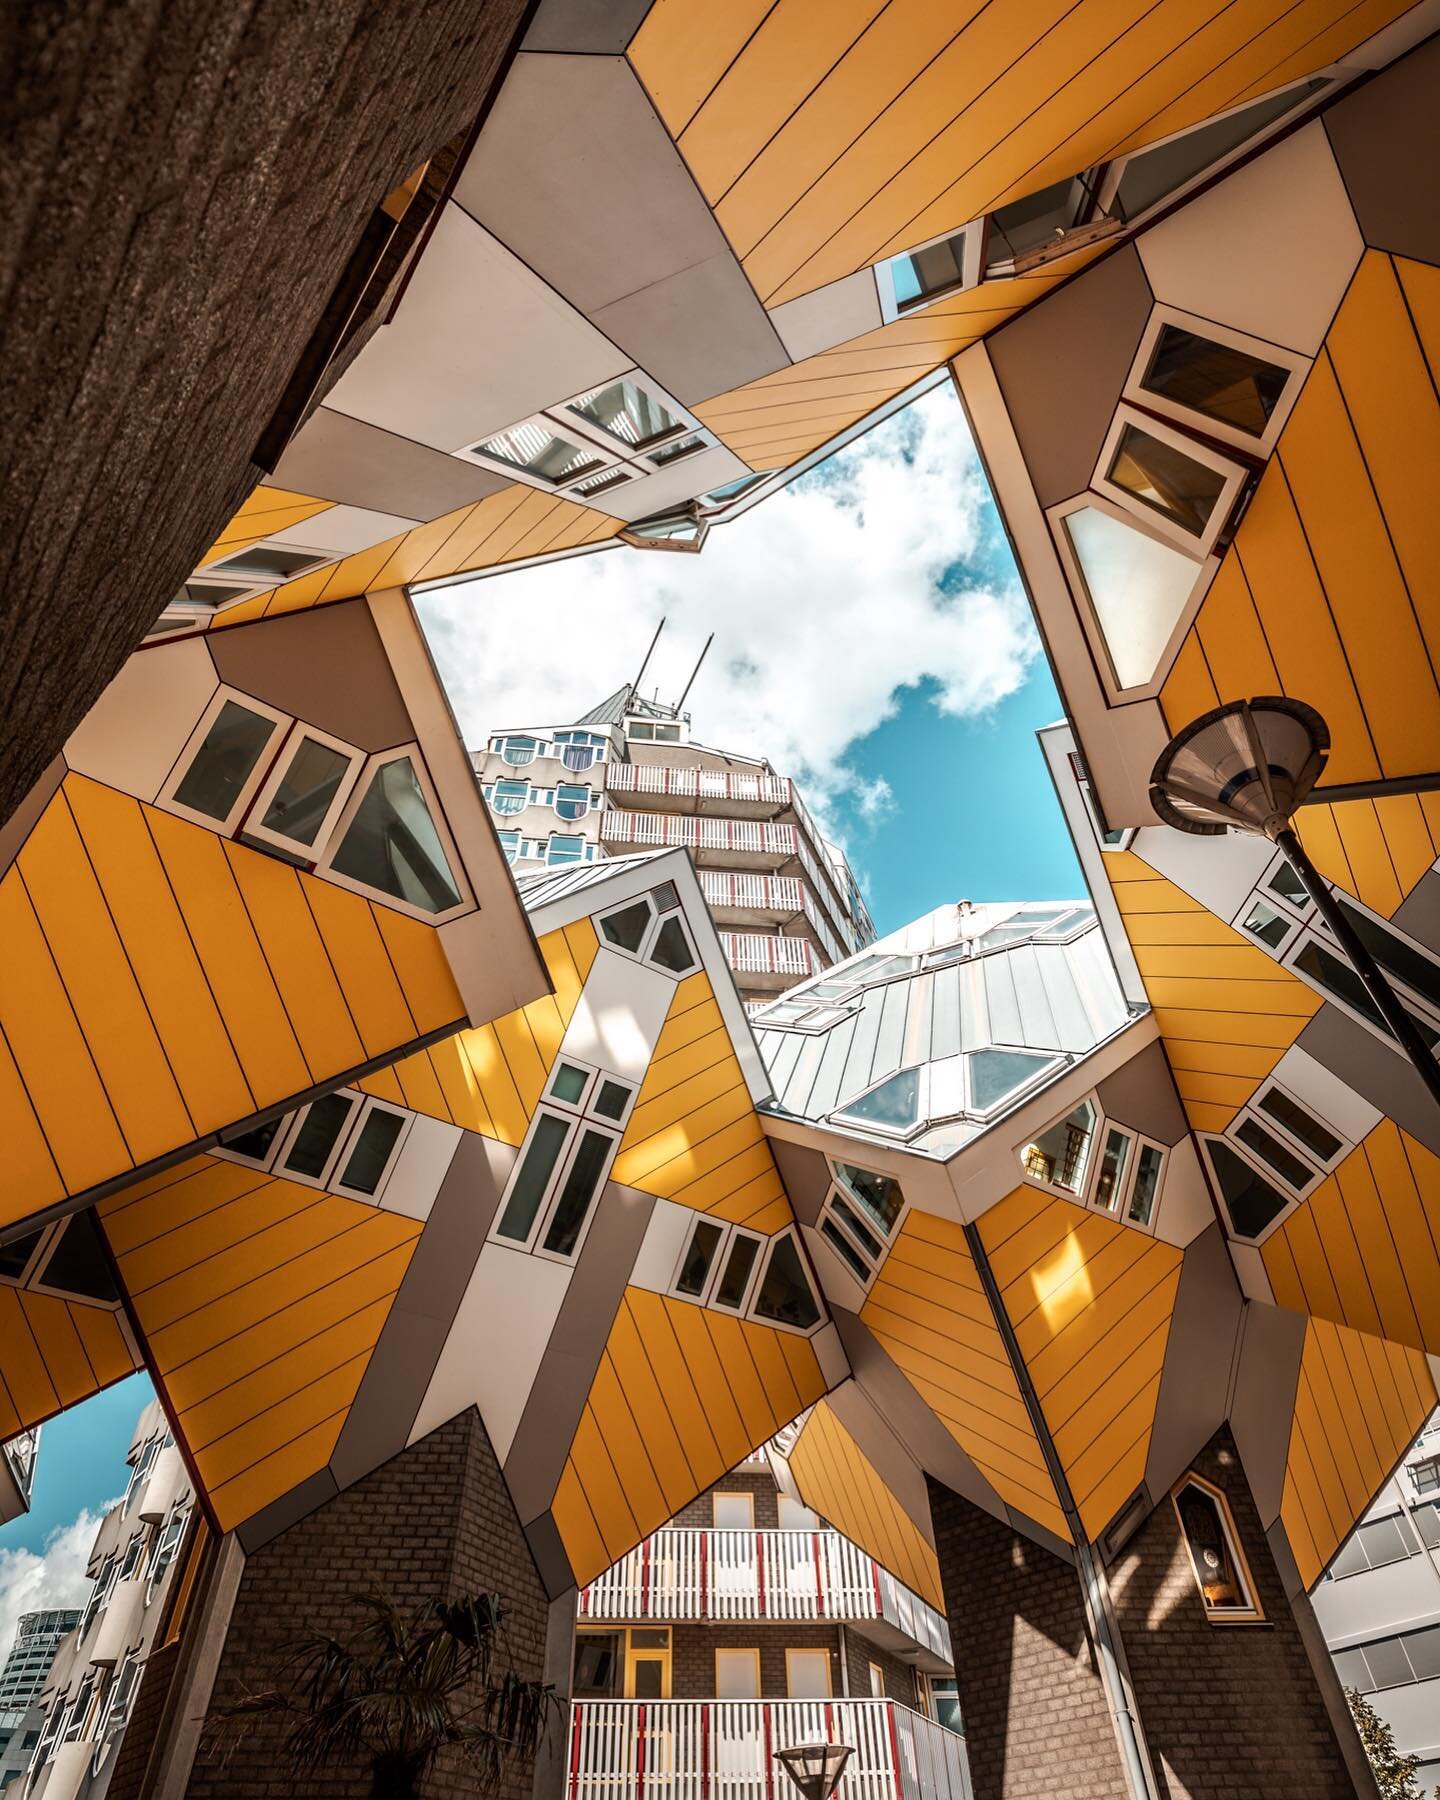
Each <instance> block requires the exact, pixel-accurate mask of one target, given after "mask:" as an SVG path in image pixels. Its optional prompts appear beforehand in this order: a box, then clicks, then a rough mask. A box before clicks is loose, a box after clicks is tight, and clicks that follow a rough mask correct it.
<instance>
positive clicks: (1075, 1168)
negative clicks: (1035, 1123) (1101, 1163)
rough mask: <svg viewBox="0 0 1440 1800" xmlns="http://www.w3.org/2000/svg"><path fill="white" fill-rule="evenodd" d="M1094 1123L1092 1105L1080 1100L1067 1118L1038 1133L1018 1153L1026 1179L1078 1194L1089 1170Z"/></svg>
mask: <svg viewBox="0 0 1440 1800" xmlns="http://www.w3.org/2000/svg"><path fill="white" fill-rule="evenodd" d="M1095 1120H1096V1113H1095V1108H1094V1106H1093V1104H1092V1103H1091V1102H1090V1101H1089V1100H1082V1101H1081V1102H1080V1104H1079V1105H1078V1106H1077V1107H1076V1108H1075V1110H1074V1111H1073V1112H1072V1113H1070V1114H1069V1116H1068V1117H1066V1118H1064V1119H1061V1120H1060V1121H1059V1123H1058V1124H1055V1125H1052V1126H1051V1127H1050V1128H1049V1130H1048V1131H1042V1132H1041V1133H1040V1135H1039V1136H1038V1137H1037V1138H1035V1139H1034V1141H1033V1142H1031V1143H1029V1144H1027V1145H1026V1146H1025V1148H1024V1149H1023V1150H1022V1151H1021V1152H1020V1164H1021V1167H1022V1168H1023V1169H1024V1171H1025V1173H1026V1175H1028V1176H1029V1177H1030V1179H1031V1180H1032V1181H1041V1182H1044V1183H1046V1184H1047V1185H1048V1186H1050V1187H1057V1188H1062V1189H1063V1190H1064V1191H1065V1192H1066V1193H1067V1194H1073V1195H1078V1194H1080V1193H1082V1192H1083V1191H1084V1187H1085V1178H1086V1175H1087V1173H1088V1172H1089V1168H1090V1147H1091V1144H1092V1142H1093V1140H1094V1136H1095Z"/></svg>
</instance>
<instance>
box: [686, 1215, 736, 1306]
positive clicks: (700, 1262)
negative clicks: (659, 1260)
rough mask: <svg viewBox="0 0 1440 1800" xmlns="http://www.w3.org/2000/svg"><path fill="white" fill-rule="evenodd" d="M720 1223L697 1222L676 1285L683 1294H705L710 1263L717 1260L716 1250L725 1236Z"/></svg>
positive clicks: (704, 1220) (703, 1220) (706, 1220)
mask: <svg viewBox="0 0 1440 1800" xmlns="http://www.w3.org/2000/svg"><path fill="white" fill-rule="evenodd" d="M724 1235H725V1234H724V1232H723V1231H721V1229H720V1227H719V1226H718V1225H712V1224H711V1223H710V1221H709V1220H708V1219H701V1220H699V1221H698V1222H697V1223H696V1226H695V1230H694V1231H693V1232H692V1233H691V1237H690V1247H689V1249H688V1250H686V1252H685V1260H684V1262H683V1263H681V1265H680V1274H679V1277H678V1279H677V1280H676V1283H675V1287H676V1290H677V1291H678V1292H679V1293H682V1294H703V1293H704V1291H705V1279H706V1277H707V1276H708V1275H709V1273H710V1265H711V1263H712V1262H714V1260H715V1252H716V1251H717V1250H718V1249H719V1248H720V1240H721V1238H722V1237H723V1236H724Z"/></svg>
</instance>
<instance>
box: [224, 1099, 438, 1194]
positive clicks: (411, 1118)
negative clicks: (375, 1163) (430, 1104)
mask: <svg viewBox="0 0 1440 1800" xmlns="http://www.w3.org/2000/svg"><path fill="white" fill-rule="evenodd" d="M335 1094H338V1095H342V1096H344V1097H345V1098H346V1099H348V1100H352V1101H358V1102H359V1104H358V1106H355V1107H353V1108H352V1110H351V1112H350V1113H349V1115H348V1116H347V1118H346V1120H345V1123H344V1125H343V1126H342V1127H341V1129H340V1131H339V1132H338V1134H337V1135H336V1138H335V1142H334V1143H333V1144H332V1145H331V1147H330V1150H329V1153H328V1154H327V1156H326V1158H325V1163H324V1166H323V1167H322V1169H321V1171H320V1174H319V1175H318V1176H317V1175H307V1174H305V1173H304V1172H303V1171H302V1170H299V1169H289V1168H286V1166H285V1159H286V1158H287V1157H288V1156H289V1154H290V1151H291V1150H292V1149H293V1148H294V1144H295V1140H296V1138H297V1137H299V1135H300V1132H301V1130H302V1128H303V1127H304V1123H305V1120H306V1119H307V1118H308V1117H309V1114H310V1109H311V1107H312V1106H314V1105H315V1103H316V1101H317V1100H325V1099H328V1098H330V1096H331V1095H335ZM377 1111H378V1112H386V1113H390V1114H392V1115H394V1116H396V1117H398V1118H399V1119H400V1120H401V1121H402V1123H401V1127H400V1132H399V1135H398V1136H397V1137H396V1139H395V1142H394V1144H393V1145H392V1146H391V1148H390V1154H389V1156H388V1157H387V1158H386V1161H385V1166H384V1168H383V1170H382V1171H381V1175H380V1180H379V1182H378V1183H377V1185H376V1188H375V1191H374V1193H373V1194H366V1193H362V1192H361V1191H360V1189H358V1188H350V1187H346V1186H345V1185H344V1184H343V1183H342V1182H341V1180H340V1171H341V1169H342V1168H343V1167H344V1165H345V1164H346V1163H347V1162H348V1161H349V1158H350V1153H351V1151H352V1150H353V1149H354V1147H355V1145H356V1144H357V1143H358V1142H359V1138H360V1132H361V1131H362V1129H363V1128H364V1124H365V1121H366V1119H368V1118H369V1117H370V1115H371V1113H372V1112H377ZM416 1116H417V1115H416V1114H415V1113H414V1112H413V1111H411V1110H410V1108H408V1107H404V1106H397V1105H396V1104H395V1102H394V1101H393V1100H382V1099H380V1097H379V1096H378V1095H375V1094H367V1093H364V1092H363V1091H362V1090H361V1089H359V1088H353V1087H337V1088H331V1089H329V1090H328V1091H327V1092H326V1093H324V1094H317V1095H316V1096H315V1099H313V1100H307V1101H306V1102H305V1104H304V1105H303V1106H298V1107H296V1108H295V1109H294V1111H293V1112H289V1113H286V1114H284V1115H282V1118H281V1122H280V1128H279V1130H278V1131H277V1132H276V1133H275V1136H274V1137H273V1138H272V1139H271V1140H270V1148H269V1149H268V1150H267V1151H266V1153H265V1156H264V1158H263V1159H261V1158H257V1157H253V1156H247V1155H245V1154H244V1153H243V1152H242V1151H238V1150H232V1149H231V1148H230V1146H229V1145H228V1144H212V1145H211V1147H210V1154H211V1155H212V1156H219V1157H222V1158H223V1159H224V1160H225V1161H226V1162H233V1163H239V1164H240V1166H241V1167H242V1168H246V1169H255V1170H257V1171H259V1172H261V1173H264V1174H269V1175H273V1176H274V1177H275V1178H276V1179H277V1180H279V1181H293V1182H295V1183H297V1184H298V1185H299V1186H301V1187H311V1188H316V1189H318V1190H320V1191H322V1192H325V1193H329V1194H339V1195H342V1196H343V1197H344V1198H345V1199H347V1200H358V1201H360V1202H361V1204H362V1205H366V1206H378V1205H379V1204H380V1201H381V1199H382V1197H383V1196H384V1193H385V1189H386V1187H387V1186H388V1185H389V1182H390V1178H391V1176H392V1175H393V1174H394V1173H395V1166H396V1164H397V1163H398V1162H399V1160H400V1153H401V1151H402V1150H403V1149H404V1147H405V1141H406V1139H407V1138H408V1137H409V1135H410V1133H411V1131H412V1130H413V1129H414V1125H415V1119H416Z"/></svg>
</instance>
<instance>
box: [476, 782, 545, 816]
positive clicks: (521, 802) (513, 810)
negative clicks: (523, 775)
mask: <svg viewBox="0 0 1440 1800" xmlns="http://www.w3.org/2000/svg"><path fill="white" fill-rule="evenodd" d="M485 785H486V793H485V798H486V800H487V801H488V802H489V805H490V810H491V812H493V813H494V814H495V817H496V818H497V819H513V818H514V817H515V816H516V814H517V813H522V812H524V810H525V808H526V807H527V806H529V805H530V796H531V794H532V793H534V791H535V790H534V788H533V787H532V786H531V785H530V783H529V782H528V781H520V780H516V779H515V778H514V777H513V776H510V775H497V776H496V778H495V780H494V781H490V782H487V783H486V784H485ZM502 787H504V788H519V789H520V790H521V791H520V793H518V794H506V795H505V799H506V800H513V801H515V805H514V806H502V805H501V804H500V789H501V788H502Z"/></svg>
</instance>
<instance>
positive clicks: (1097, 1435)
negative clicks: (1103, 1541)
mask: <svg viewBox="0 0 1440 1800" xmlns="http://www.w3.org/2000/svg"><path fill="white" fill-rule="evenodd" d="M980 1235H981V1238H982V1239H983V1240H984V1244H985V1249H986V1253H987V1254H988V1256H989V1258H990V1266H991V1268H992V1270H993V1271H994V1274H995V1279H996V1281H997V1283H998V1284H999V1287H1000V1292H1001V1295H1002V1297H1003V1299H1004V1302H1005V1310H1006V1312H1007V1313H1008V1314H1009V1316H1010V1323H1011V1324H1012V1325H1013V1327H1014V1329H1015V1336H1016V1339H1017V1341H1018V1343H1019V1346H1020V1353H1021V1355H1022V1356H1023V1357H1024V1358H1025V1366H1026V1368H1027V1369H1028V1370H1029V1372H1030V1379H1031V1381H1032V1382H1033V1383H1034V1387H1035V1392H1036V1395H1037V1397H1038V1398H1039V1401H1040V1405H1041V1408H1042V1410H1043V1411H1044V1414H1045V1422H1046V1424H1047V1425H1048V1426H1049V1428H1050V1436H1051V1440H1052V1442H1053V1443H1054V1446H1055V1452H1056V1455H1057V1456H1058V1457H1059V1458H1060V1461H1061V1463H1062V1465H1063V1466H1064V1469H1065V1474H1066V1477H1067V1479H1068V1480H1069V1483H1070V1491H1071V1493H1072V1494H1073V1495H1074V1497H1075V1504H1076V1506H1077V1507H1078V1508H1079V1511H1080V1518H1081V1522H1082V1523H1083V1525H1084V1527H1085V1531H1086V1534H1087V1536H1088V1537H1090V1538H1091V1539H1092V1540H1093V1539H1094V1538H1096V1537H1098V1536H1099V1534H1100V1533H1101V1532H1102V1531H1103V1530H1104V1528H1105V1527H1106V1525H1108V1524H1109V1523H1110V1521H1111V1519H1112V1518H1114V1516H1115V1514H1116V1513H1117V1512H1118V1511H1119V1509H1120V1507H1121V1506H1122V1505H1123V1504H1124V1503H1125V1501H1126V1500H1127V1499H1128V1498H1129V1497H1130V1495H1131V1494H1132V1493H1134V1491H1135V1489H1136V1488H1137V1487H1139V1485H1140V1483H1141V1481H1142V1480H1143V1478H1144V1475H1145V1461H1146V1457H1147V1455H1148V1454H1149V1449H1150V1432H1151V1428H1152V1426H1153V1425H1154V1422H1155V1405H1156V1401H1157V1400H1158V1398H1159V1393H1160V1375H1161V1371H1162V1369H1163V1367H1164V1363H1165V1346H1166V1344H1167V1343H1168V1342H1169V1338H1170V1319H1171V1315H1172V1313H1173V1310H1174V1306H1175V1293H1176V1290H1177V1288H1178V1287H1179V1285H1180V1264H1181V1261H1182V1252H1181V1251H1179V1250H1177V1249H1176V1248H1175V1246H1174V1245H1173V1244H1166V1243H1162V1242H1161V1241H1160V1240H1159V1239H1158V1238H1152V1237H1147V1236H1146V1235H1145V1233H1144V1232H1140V1231H1131V1230H1129V1229H1128V1228H1127V1227H1126V1226H1124V1225H1121V1224H1118V1223H1117V1222H1116V1221H1115V1220H1113V1219H1107V1218H1104V1217H1102V1216H1101V1215H1100V1214H1099V1213H1096V1212H1094V1211H1090V1210H1087V1209H1086V1208H1084V1207H1081V1206H1077V1205H1075V1204H1074V1203H1073V1202H1072V1201H1069V1200H1059V1199H1055V1198H1053V1197H1052V1196H1050V1195H1048V1194H1042V1193H1040V1192H1038V1191H1037V1190H1036V1189H1034V1188H1028V1187H1025V1188H1018V1189H1017V1190H1016V1191H1015V1192H1014V1193H1013V1194H1011V1195H1009V1196H1008V1198H1006V1199H1005V1200H1003V1201H1002V1202H1001V1203H1000V1205H998V1206H995V1207H992V1208H991V1209H990V1210H989V1211H988V1212H987V1213H985V1214H984V1215H983V1216H982V1218H981V1220H980Z"/></svg>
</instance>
